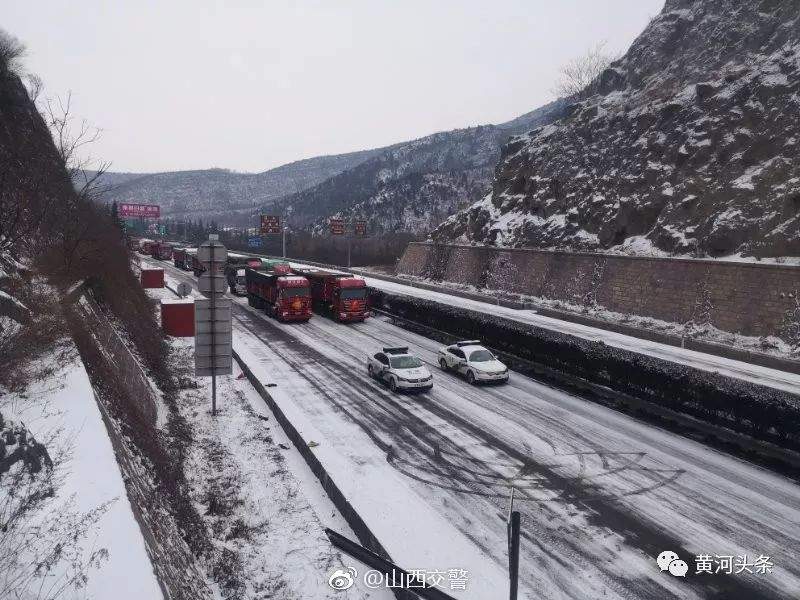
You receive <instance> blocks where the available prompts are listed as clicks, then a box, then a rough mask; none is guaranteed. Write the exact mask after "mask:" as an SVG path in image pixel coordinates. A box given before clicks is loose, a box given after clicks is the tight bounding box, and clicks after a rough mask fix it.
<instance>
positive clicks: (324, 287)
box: [296, 269, 369, 323]
mask: <svg viewBox="0 0 800 600" xmlns="http://www.w3.org/2000/svg"><path fill="white" fill-rule="evenodd" d="M296 271H297V273H299V274H300V275H303V276H304V277H306V278H307V279H308V281H309V282H310V283H311V298H312V299H313V302H314V309H315V310H316V311H317V312H320V313H322V314H327V315H329V316H331V317H332V318H333V319H334V320H336V321H339V322H341V323H353V322H356V321H363V320H364V319H366V318H367V317H368V316H369V309H368V306H367V283H366V282H365V281H364V280H363V279H361V278H360V277H355V276H353V275H350V274H347V273H332V272H330V271H321V270H318V269H317V270H315V269H297V270H296Z"/></svg>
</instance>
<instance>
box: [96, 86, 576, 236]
mask: <svg viewBox="0 0 800 600" xmlns="http://www.w3.org/2000/svg"><path fill="white" fill-rule="evenodd" d="M564 108H565V103H564V102H563V101H562V100H557V101H555V102H552V103H550V104H547V105H545V106H543V107H540V108H537V109H536V110H533V111H531V112H528V113H526V114H524V115H521V116H520V117H517V118H516V119H514V120H512V121H509V122H507V123H502V124H500V125H485V126H480V127H471V128H467V129H457V130H453V131H446V132H440V133H435V134H433V135H430V136H427V137H424V138H421V139H418V140H412V141H410V142H401V143H399V144H395V145H393V146H388V147H386V148H379V149H375V150H363V151H360V152H353V153H350V154H341V155H337V156H322V157H316V158H310V159H307V160H301V161H297V162H294V163H290V164H287V165H283V166H281V167H278V168H275V169H271V170H269V171H265V172H263V173H236V172H232V171H228V170H225V169H206V170H198V171H177V172H173V173H146V174H135V173H117V172H110V173H105V174H103V176H102V179H101V183H102V184H103V185H105V186H106V187H107V188H108V189H107V191H106V193H105V199H106V200H107V201H108V202H111V201H112V200H116V201H117V202H121V201H132V202H150V203H154V204H159V205H160V206H161V210H162V214H163V215H165V216H169V217H173V218H188V219H203V220H210V219H213V220H216V221H218V222H220V223H224V224H233V225H243V224H251V225H252V224H253V223H254V222H255V220H254V219H255V216H256V215H257V214H259V213H260V212H264V211H266V212H270V213H278V214H280V213H283V212H284V209H285V208H286V207H288V206H291V207H292V218H291V221H292V222H293V224H294V225H295V226H301V227H306V228H315V229H322V228H324V226H325V223H326V220H327V218H328V217H329V216H334V215H342V214H344V215H345V216H352V215H355V216H358V217H366V218H367V219H368V220H369V222H370V224H369V227H370V230H371V231H372V232H379V233H380V232H392V231H411V232H416V233H422V232H427V231H429V230H430V229H432V228H433V227H435V226H436V225H438V224H439V223H441V222H442V221H443V220H444V219H445V218H447V217H449V216H450V215H452V214H454V213H455V212H456V211H457V210H458V209H460V208H463V207H464V206H467V205H469V204H470V203H472V202H474V201H475V200H477V199H478V198H481V197H482V196H484V195H485V194H486V192H487V191H488V190H489V188H490V185H491V178H492V169H493V168H494V166H495V164H496V163H497V160H498V159H499V157H500V148H501V146H502V145H503V144H504V143H505V142H506V141H507V140H508V138H509V137H510V136H511V135H513V134H517V133H522V132H525V131H528V130H529V129H531V128H533V127H536V126H538V125H540V124H542V123H548V122H550V121H552V120H554V119H555V118H557V117H558V116H561V115H562V114H563V110H564Z"/></svg>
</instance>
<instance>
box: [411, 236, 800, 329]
mask: <svg viewBox="0 0 800 600" xmlns="http://www.w3.org/2000/svg"><path fill="white" fill-rule="evenodd" d="M397 272H398V274H400V275H413V276H418V277H426V278H429V279H432V280H434V281H449V282H455V283H460V284H468V285H474V286H476V287H478V288H484V289H487V290H500V291H507V292H511V293H517V294H529V295H532V296H541V297H545V298H549V299H553V300H564V301H569V302H574V303H577V304H583V305H592V304H595V303H596V304H597V305H599V306H601V307H604V308H607V309H609V310H612V311H616V312H621V313H631V314H635V315H640V316H643V317H652V318H656V319H663V320H665V321H673V322H676V323H685V322H687V321H690V320H698V319H699V318H701V313H704V312H705V313H707V314H708V315H710V322H711V324H713V325H714V326H716V327H718V328H719V329H722V330H724V331H729V332H733V333H739V334H742V335H755V336H761V335H781V334H782V331H783V328H784V325H785V322H786V316H787V312H788V311H789V310H790V309H791V308H792V307H793V306H794V298H793V295H794V294H796V293H797V292H800V267H792V266H784V265H772V264H760V263H737V262H724V261H714V260H684V259H677V258H649V257H633V256H613V255H604V254H593V253H580V252H554V251H544V250H532V249H508V248H491V247H485V246H457V245H446V244H432V243H429V242H419V243H416V242H415V243H412V244H409V246H408V248H407V249H406V251H405V253H404V254H403V256H402V258H401V259H400V261H399V262H398V265H397Z"/></svg>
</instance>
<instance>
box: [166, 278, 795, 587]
mask: <svg viewBox="0 0 800 600" xmlns="http://www.w3.org/2000/svg"><path fill="white" fill-rule="evenodd" d="M159 266H164V268H165V269H166V271H167V273H168V275H169V276H170V277H171V278H172V279H173V280H180V281H186V282H189V283H191V284H192V285H194V284H195V281H194V278H193V277H192V276H191V275H190V274H188V273H185V272H183V271H180V270H178V269H175V268H173V267H171V266H170V265H167V264H164V263H160V264H159ZM233 316H234V347H235V348H236V349H237V351H238V352H239V354H240V355H241V356H242V358H243V359H244V360H245V361H246V362H247V363H248V365H249V366H250V368H251V369H252V370H253V371H254V373H256V375H257V376H258V377H259V378H260V379H261V380H262V381H263V382H264V383H267V382H269V383H273V384H275V386H274V387H270V388H269V391H270V394H272V395H273V396H274V397H275V398H276V401H278V402H279V403H280V404H281V407H282V409H283V410H284V411H285V412H286V414H287V416H289V417H290V419H291V420H292V421H293V423H294V424H295V425H296V426H297V428H298V429H299V430H301V431H302V433H303V435H304V437H305V438H306V439H313V440H314V441H316V442H317V443H318V444H319V446H318V447H317V448H316V449H315V452H316V454H317V456H318V458H319V460H320V461H321V462H322V463H323V464H324V465H325V466H326V469H327V470H328V472H329V473H331V475H332V477H334V478H335V480H336V482H337V484H338V485H339V486H340V488H341V489H342V490H343V491H344V492H345V494H346V495H347V497H348V499H349V500H350V501H351V503H352V504H353V505H354V507H355V508H356V509H357V510H358V512H359V513H360V514H361V516H362V517H363V518H364V520H365V521H366V522H367V524H368V525H369V526H370V528H371V529H372V530H373V532H375V533H376V535H377V536H378V538H379V539H380V541H381V543H382V544H383V545H384V546H385V547H386V548H387V550H388V551H389V553H390V554H391V555H392V557H393V558H394V559H395V560H396V561H397V562H398V563H400V564H401V565H403V566H404V567H407V568H415V569H426V570H434V569H441V570H447V569H452V568H462V569H466V570H468V571H469V584H468V586H467V590H466V591H464V592H460V591H458V590H454V591H453V590H450V589H448V588H447V587H446V583H445V589H446V591H448V593H452V594H453V595H454V596H457V597H459V598H461V597H463V598H471V599H476V600H477V599H483V598H486V599H487V600H488V599H489V598H497V597H502V596H504V595H505V592H504V591H503V590H504V589H505V585H506V582H505V580H504V577H505V563H506V542H505V522H504V519H505V511H506V510H507V497H508V494H509V490H510V488H511V487H512V486H513V487H514V488H515V489H516V491H517V508H518V509H519V510H520V511H521V512H522V524H523V540H522V549H521V550H522V556H521V560H520V567H521V588H520V589H521V597H525V598H529V599H533V598H548V599H556V598H576V599H577V598H581V599H583V598H653V599H656V598H657V599H661V598H726V599H729V598H742V599H748V600H749V599H755V598H796V597H798V595H800V564H798V563H797V561H796V558H797V556H798V555H800V487H798V486H797V484H795V483H794V482H792V481H790V480H788V479H785V478H783V477H781V476H778V475H775V474H773V473H770V472H768V471H766V470H763V469H761V468H758V467H755V466H752V465H750V464H748V463H746V462H744V461H741V460H739V459H736V458H732V457H730V456H727V455H725V454H722V453H720V452H717V451H715V450H713V449H710V448H709V447H707V446H704V445H702V444H699V443H696V442H693V441H691V440H688V439H686V438H684V437H681V436H678V435H676V434H673V433H670V432H667V431H664V430H661V429H658V428H656V427H653V426H651V425H648V424H646V423H642V422H639V421H637V420H635V419H633V418H631V417H629V416H627V415H624V414H621V413H618V412H615V411H613V410H610V409H608V408H606V407H603V406H600V405H597V404H594V403H590V402H587V401H584V400H582V399H580V398H577V397H575V396H573V395H570V394H567V393H564V392H562V391H560V390H557V389H554V388H552V387H549V386H546V385H543V384H541V383H538V382H536V381H534V380H532V379H529V378H527V377H524V376H521V375H518V374H513V373H512V377H511V382H510V383H509V385H507V386H502V387H478V388H476V387H472V386H469V385H468V384H467V383H466V382H464V381H463V380H461V379H459V378H456V377H455V376H453V375H451V374H447V373H443V372H441V371H439V370H438V367H436V357H435V352H436V349H437V348H438V346H439V344H438V343H437V342H434V341H432V340H429V339H427V338H424V337H422V336H419V335H416V334H412V333H410V332H407V331H405V330H403V329H400V328H398V327H395V326H393V325H392V324H391V323H389V322H387V321H385V320H383V319H382V318H373V319H370V320H368V321H367V322H365V323H362V324H357V325H341V324H337V323H334V322H332V321H330V320H327V319H325V318H323V317H320V316H315V317H314V318H313V319H312V320H311V321H310V322H309V323H307V324H281V323H278V322H276V321H274V320H272V319H269V318H267V317H265V316H264V315H263V314H262V313H260V312H258V311H256V310H254V309H252V308H250V307H248V306H247V302H246V300H244V299H238V300H235V301H234V313H233ZM398 344H400V345H408V346H409V347H410V348H411V349H412V351H413V352H414V353H416V354H417V355H418V356H419V357H420V358H422V359H423V360H424V361H425V362H426V363H428V365H429V368H431V370H432V371H433V372H434V388H433V390H432V391H431V392H428V393H425V394H421V395H415V396H414V395H397V394H393V393H391V392H390V391H389V390H388V389H386V388H385V387H384V386H382V385H381V384H379V383H377V382H376V381H374V380H372V379H371V378H369V376H368V375H367V373H366V368H365V358H366V354H367V353H368V352H374V351H377V350H378V349H379V348H380V347H382V346H388V345H398ZM437 447H438V449H439V450H440V455H441V456H437V453H436V452H434V448H437ZM663 550H672V551H674V552H676V553H677V554H678V555H679V556H680V557H681V558H683V559H684V560H685V561H686V562H687V563H688V564H689V573H688V575H687V577H686V578H685V579H683V578H678V577H674V576H672V575H671V574H669V573H668V572H661V571H660V570H659V568H658V566H657V565H656V561H655V559H656V556H657V555H658V554H659V553H660V552H661V551H663ZM698 555H711V557H714V556H715V555H719V556H733V557H738V556H743V555H747V556H748V557H749V560H750V561H751V562H752V561H753V560H755V559H756V558H757V557H758V556H768V557H770V560H771V562H772V563H773V564H774V567H773V569H772V572H771V573H763V574H760V573H758V572H757V570H756V569H753V568H751V569H750V570H753V571H754V572H753V573H752V574H751V573H748V572H747V571H746V570H745V572H743V573H739V574H736V573H735V571H734V573H733V574H730V575H728V574H725V573H723V572H720V573H716V574H696V573H695V571H696V568H695V564H696V561H695V558H696V557H697V556H698ZM698 564H699V563H698Z"/></svg>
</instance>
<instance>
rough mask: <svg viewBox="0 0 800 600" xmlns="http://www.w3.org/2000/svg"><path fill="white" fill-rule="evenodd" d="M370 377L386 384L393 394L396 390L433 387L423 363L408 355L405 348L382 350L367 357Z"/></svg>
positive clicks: (431, 378) (421, 389) (429, 373)
mask: <svg viewBox="0 0 800 600" xmlns="http://www.w3.org/2000/svg"><path fill="white" fill-rule="evenodd" d="M367 371H369V375H370V377H374V378H375V379H378V380H379V381H383V382H384V383H386V384H387V385H388V386H389V387H390V388H391V389H392V391H393V392H396V391H398V390H419V391H424V390H429V389H431V388H432V387H433V375H431V372H430V371H428V367H426V366H425V365H424V364H423V362H422V361H421V360H420V359H419V358H417V357H416V356H414V355H413V354H409V353H408V348H407V347H405V346H397V347H392V348H383V350H382V351H381V352H376V353H375V354H373V355H371V356H368V357H367Z"/></svg>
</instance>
